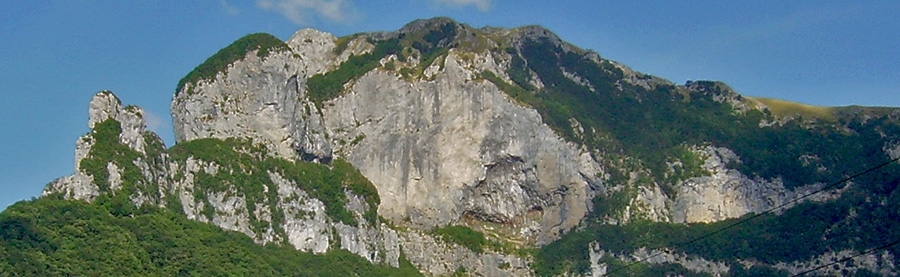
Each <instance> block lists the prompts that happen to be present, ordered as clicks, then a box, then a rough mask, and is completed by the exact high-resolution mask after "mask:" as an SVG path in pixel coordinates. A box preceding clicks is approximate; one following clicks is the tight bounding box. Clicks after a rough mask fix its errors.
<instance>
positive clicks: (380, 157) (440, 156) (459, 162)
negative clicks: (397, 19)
mask: <svg viewBox="0 0 900 277" xmlns="http://www.w3.org/2000/svg"><path fill="white" fill-rule="evenodd" d="M257 37H262V38H269V37H271V36H270V35H269V36H266V35H264V34H253V35H248V36H247V37H245V38H242V39H239V40H237V41H236V42H235V43H234V44H232V45H230V46H227V47H225V48H223V50H222V51H220V52H219V53H230V54H222V55H220V54H218V53H217V54H216V55H213V56H212V57H210V59H208V60H207V61H205V62H204V63H203V64H201V65H199V66H198V67H197V69H195V70H194V71H192V72H191V73H189V74H188V76H186V77H185V79H182V81H179V85H178V86H177V91H176V93H175V95H174V96H173V101H172V113H173V121H174V122H173V123H174V124H173V125H174V128H175V133H176V141H177V143H176V145H175V146H173V147H171V148H169V149H165V146H164V145H163V144H162V142H161V141H160V140H159V139H158V137H156V136H155V135H153V134H152V132H148V131H146V129H145V125H146V124H145V123H144V122H143V117H142V116H141V111H140V109H139V108H136V107H122V106H121V101H120V100H119V99H118V98H117V97H116V96H115V95H113V94H112V93H110V92H101V93H98V94H97V95H95V96H94V99H92V101H91V105H90V107H91V108H90V110H89V113H90V120H89V126H90V127H91V128H92V132H91V133H90V134H88V135H86V136H85V137H83V138H82V139H79V140H78V142H77V145H76V166H75V172H76V173H75V174H74V175H72V176H68V177H63V178H60V179H58V180H56V181H54V182H53V183H51V184H50V185H49V186H48V187H47V189H46V190H45V195H56V194H57V193H60V194H62V195H63V196H64V197H66V198H74V199H86V200H91V201H96V202H101V203H116V204H115V205H119V206H115V207H119V208H122V207H127V206H128V205H129V203H130V204H131V205H134V206H136V207H141V206H144V205H150V206H156V207H161V208H170V209H173V210H175V211H176V212H180V213H183V214H185V216H186V217H187V218H188V219H193V220H198V221H201V222H209V223H212V224H214V225H217V226H219V227H222V228H223V229H226V230H233V231H238V232H241V233H243V234H245V235H248V236H250V237H251V238H252V239H253V240H254V241H255V242H257V243H277V244H282V245H291V246H293V247H294V248H296V249H299V250H303V251H309V252H313V253H324V252H328V251H330V250H333V249H344V250H347V251H349V252H350V253H354V254H356V255H359V256H362V257H363V258H365V259H366V260H368V261H370V262H373V263H381V264H387V265H390V266H393V267H397V266H399V263H400V261H401V260H402V259H401V258H400V257H405V258H406V259H409V261H410V262H411V263H412V264H413V265H414V266H415V267H417V268H419V270H421V271H423V272H425V273H427V274H434V275H442V274H451V273H454V272H458V271H459V269H463V271H467V272H472V273H475V274H483V275H490V276H497V275H523V274H530V273H532V270H535V271H534V272H535V273H538V274H540V275H544V274H548V273H549V274H562V273H564V272H567V271H570V272H573V273H584V274H586V273H588V272H592V273H593V274H602V272H605V271H606V269H604V268H608V266H611V265H616V264H618V263H622V262H623V261H624V262H627V261H628V259H627V258H623V257H626V256H627V255H629V253H636V252H634V251H638V250H636V249H633V248H634V247H631V246H628V247H622V246H616V245H609V244H608V243H607V242H602V241H599V240H597V237H596V236H594V237H593V240H591V237H590V236H591V235H598V234H605V233H603V232H606V231H607V230H611V229H612V230H618V229H616V228H620V227H619V226H621V228H626V229H627V228H630V226H636V225H635V224H645V223H646V222H652V223H653V224H658V225H651V226H652V228H663V229H664V230H670V229H671V230H676V231H677V230H681V229H678V228H680V227H678V226H705V225H703V224H709V225H708V226H715V224H724V223H722V222H730V221H733V220H736V219H737V218H741V217H742V216H746V215H748V214H752V213H759V212H763V211H766V210H767V209H769V208H771V207H776V206H778V205H780V204H781V203H786V202H788V201H790V200H792V199H794V198H796V197H798V196H801V195H804V194H806V193H809V192H812V191H816V190H818V189H820V188H822V187H823V186H824V185H825V184H826V183H828V182H832V181H834V180H837V179H840V178H841V177H844V176H847V175H849V174H852V172H854V170H856V171H859V170H858V169H864V168H865V167H866V166H870V165H872V164H875V163H877V162H879V161H880V160H881V159H879V158H888V157H894V156H900V124H898V122H900V109H897V108H857V107H847V108H835V109H827V110H822V109H820V108H809V107H805V106H797V105H796V104H791V103H783V102H777V101H773V100H766V99H755V98H750V97H744V96H742V95H740V94H738V93H737V92H735V91H734V90H732V89H731V88H730V87H728V86H727V85H725V84H724V83H721V82H714V81H689V82H687V83H685V84H684V85H675V84H674V83H671V82H669V81H667V80H664V79H661V78H658V77H654V76H651V75H647V74H642V73H638V72H635V71H632V70H631V69H629V68H627V67H626V66H624V65H621V64H618V63H616V62H614V61H610V60H606V59H603V58H601V57H600V56H599V55H598V54H597V53H596V52H593V51H590V50H583V49H581V48H578V47H577V46H574V45H571V44H568V43H566V42H565V41H563V40H562V39H560V38H559V37H558V36H556V35H555V34H553V33H552V32H550V31H549V30H547V29H544V28H543V27H539V26H526V27H521V28H516V29H498V28H489V27H485V28H480V29H474V28H471V27H469V26H468V25H465V24H461V23H457V22H455V21H453V20H452V19H449V18H436V19H430V20H419V21H414V22H411V23H409V24H407V25H406V26H404V27H403V28H401V29H400V30H399V31H396V32H378V33H360V34H355V35H350V36H346V37H342V38H336V37H334V36H332V35H330V34H327V33H323V32H320V31H316V30H311V29H304V30H300V31H298V32H297V33H295V34H294V35H293V36H292V37H291V38H290V39H288V40H287V41H286V42H283V44H279V43H277V42H272V41H271V39H258V40H257V39H253V38H257ZM279 42H280V41H279ZM267 49H276V50H278V51H269V50H267ZM235 57H237V58H235ZM195 72H196V74H195ZM190 76H200V77H190ZM770 106H771V107H770ZM798 107H799V108H798ZM828 112H831V115H830V116H829V115H828ZM810 115H817V116H818V117H813V116H810ZM776 148H779V149H776ZM849 156H860V157H856V158H855V159H854V160H851V161H849V162H848V161H846V160H842V158H847V157H849ZM835 168H843V169H844V171H842V172H835V170H834V169H835ZM883 178H888V179H889V178H890V176H885V177H883ZM316 180H321V181H316ZM877 181H878V179H873V180H870V182H877ZM366 184H367V185H366ZM867 189H868V188H865V187H864V186H858V185H853V184H848V185H847V186H844V187H841V188H838V189H836V190H830V191H828V193H827V194H824V195H821V196H819V197H814V198H813V199H812V200H811V201H808V202H806V203H805V204H803V205H813V206H815V205H825V206H827V205H833V203H835V202H847V201H850V202H853V201H856V200H854V199H856V198H854V197H856V196H855V195H858V194H859V193H860V192H859V191H866V190H867ZM373 190H374V192H373ZM887 191H892V190H891V189H890V188H888V189H887ZM875 195H876V196H878V197H888V198H885V199H893V198H889V197H892V196H889V195H890V194H889V193H888V194H885V193H884V192H881V193H878V194H875ZM853 203H855V202H853ZM121 205H124V206H121ZM804 207H805V206H804ZM376 211H377V212H376ZM840 211H841V212H837V213H836V214H842V213H844V212H843V210H840ZM774 222H777V220H775V221H774ZM667 224H672V225H667ZM683 224H688V225H683ZM690 224H699V225H690ZM672 226H674V227H672ZM826 227H828V226H826ZM665 228H670V229H665ZM828 228H836V227H833V226H831V227H828ZM848 230H849V229H848ZM667 232H675V231H667ZM678 232H681V231H678ZM848 232H850V231H848ZM850 233H852V232H850ZM585 236H588V237H585ZM585 239H586V240H585ZM573 240H574V241H578V242H580V243H579V244H578V246H573V248H574V249H577V251H581V252H579V253H580V254H579V255H581V256H578V255H575V256H571V255H556V256H557V257H577V258H578V259H576V260H575V261H574V262H570V263H565V262H560V261H556V262H555V264H554V262H553V259H552V258H547V255H548V254H551V253H560V252H565V251H571V250H572V249H561V248H559V246H560V245H565V244H566V243H571V242H572V241H573ZM470 242H471V243H470ZM401 246H402V247H401ZM531 247H543V248H541V249H540V250H538V254H536V255H534V256H532V255H530V254H527V253H522V252H523V251H522V249H530V248H531ZM629 247H631V248H629ZM657 247H659V244H657ZM815 249H817V250H815V251H820V250H821V251H825V252H822V253H819V252H816V253H811V254H809V255H807V256H803V257H801V258H804V259H805V258H809V257H808V256H815V255H821V256H827V255H831V254H828V253H833V252H834V251H832V252H827V251H831V250H827V249H826V250H822V249H820V248H815ZM679 250H680V251H684V252H683V253H682V255H684V256H683V257H682V258H679V256H677V255H676V256H672V257H669V258H667V260H665V261H664V263H669V264H677V266H676V267H675V269H671V268H670V269H668V270H675V272H682V274H683V273H684V272H701V273H702V272H705V273H708V274H720V273H722V272H729V271H731V270H734V272H738V271H739V270H738V268H739V267H740V266H738V267H735V262H734V260H729V259H727V258H723V257H720V256H716V257H712V258H710V257H704V256H702V255H701V254H702V253H701V252H697V251H694V250H690V249H687V250H681V249H679ZM553 251H557V252H553ZM627 251H632V252H627ZM648 251H650V250H648ZM526 252H527V251H526ZM713 252H714V251H713ZM588 253H589V254H590V255H587V254H588ZM753 253H755V252H753ZM885 253H888V254H886V255H889V254H891V253H892V252H885ZM752 255H756V254H751V256H749V257H751V258H750V259H746V257H744V258H745V260H741V261H740V262H739V263H744V264H748V263H749V264H752V265H753V267H755V266H759V267H763V268H770V269H771V268H775V269H778V270H787V271H788V272H794V271H797V270H799V269H802V267H801V266H796V267H778V266H777V265H778V264H777V263H776V262H777V261H764V262H755V261H752V257H754V256H752ZM805 255H806V254H805ZM551 256H553V255H551ZM696 258H700V259H709V260H710V261H712V262H714V263H717V264H716V266H715V267H714V268H716V269H715V270H713V271H704V270H705V269H702V268H697V267H694V266H692V265H691V263H689V262H685V260H691V259H696ZM874 259H876V260H878V259H880V261H882V262H883V264H884V265H882V266H880V267H879V266H869V265H866V266H865V267H863V268H862V269H856V267H852V266H851V267H845V268H851V269H853V270H869V271H871V272H878V271H884V270H887V271H886V272H893V271H896V267H895V266H894V265H895V264H897V263H896V259H895V258H877V257H876V258H874ZM601 264H605V266H601ZM650 267H651V268H656V269H659V268H658V267H655V266H654V265H652V264H651V265H650ZM743 267H745V268H744V269H747V268H746V267H748V266H747V265H744V266H743ZM845 268H842V269H845ZM601 269H602V270H601ZM854 272H856V271H854Z"/></svg>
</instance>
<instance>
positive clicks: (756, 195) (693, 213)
mask: <svg viewBox="0 0 900 277" xmlns="http://www.w3.org/2000/svg"><path fill="white" fill-rule="evenodd" d="M695 151H697V154H698V155H700V156H703V157H707V158H706V160H705V161H704V163H703V166H702V167H703V170H704V171H706V172H708V173H709V176H702V177H694V178H690V179H688V180H685V181H683V182H681V183H680V184H679V185H678V194H677V198H676V199H675V200H674V206H673V208H672V216H673V218H672V221H673V222H679V223H681V222H684V223H694V222H707V223H708V222H715V221H720V220H724V219H729V218H736V217H740V216H743V215H745V214H748V213H761V212H765V211H768V210H770V209H772V208H775V207H779V206H782V205H785V203H788V202H789V201H792V200H794V199H797V198H799V197H801V196H804V195H807V194H810V193H812V192H815V191H817V190H819V189H821V188H822V187H823V186H824V185H825V184H821V183H819V184H810V185H806V186H802V187H797V188H794V189H793V190H789V189H786V188H785V186H784V184H783V183H782V182H781V180H780V179H774V180H763V179H760V178H756V179H751V178H749V177H747V176H745V175H744V174H743V173H741V172H740V171H737V170H735V169H729V168H727V166H726V165H727V164H728V163H730V162H740V159H739V158H738V157H737V155H735V154H734V152H732V151H731V150H729V149H727V148H724V147H712V146H707V147H698V148H695ZM839 193H840V191H834V192H830V193H825V194H820V195H817V196H816V197H814V199H813V200H819V201H821V200H825V199H833V198H835V197H837V196H839ZM785 208H789V206H786V207H785Z"/></svg>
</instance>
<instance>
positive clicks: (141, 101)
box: [0, 0, 900, 208]
mask: <svg viewBox="0 0 900 277" xmlns="http://www.w3.org/2000/svg"><path fill="white" fill-rule="evenodd" d="M621 2H628V3H627V4H624V3H621ZM898 14H900V1H615V2H614V1H500V0H397V1H355V0H246V1H237V0H206V1H38V0H36V1H9V0H3V1H0V38H2V42H0V93H2V95H3V101H0V208H3V207H6V206H7V205H9V204H12V203H13V202H15V201H18V200H21V199H27V198H30V197H33V196H37V195H39V193H40V191H41V189H42V188H43V186H44V185H45V184H46V183H48V182H50V181H51V180H53V179H55V178H57V177H60V176H64V175H68V174H71V173H72V172H73V169H74V166H73V160H74V154H73V153H74V146H75V140H76V139H77V138H78V136H80V135H82V134H84V133H86V132H87V131H88V129H87V106H88V101H89V100H90V98H91V96H92V95H93V94H94V93H95V92H97V91H100V90H105V89H108V90H112V91H113V92H115V93H116V94H117V95H118V96H119V97H120V98H121V99H122V101H123V102H124V103H125V104H135V105H138V106H141V107H143V108H144V109H145V110H146V111H147V112H149V113H150V117H151V119H152V120H150V121H151V122H150V123H149V125H150V126H149V127H150V129H152V130H154V131H156V132H157V133H159V134H160V135H161V136H162V137H163V138H164V139H165V140H166V144H167V145H169V146H171V145H172V143H173V139H172V131H171V117H170V115H169V108H168V107H169V101H170V100H171V97H172V94H173V92H174V88H175V85H176V83H177V82H178V80H179V79H180V78H181V77H183V76H184V75H186V74H187V73H188V72H190V71H191V69H193V68H194V67H195V66H196V65H198V64H200V63H201V62H203V61H204V60H205V59H206V58H207V57H209V56H210V55H212V54H213V53H215V52H216V51H218V50H219V49H220V48H222V47H224V46H226V45H228V44H229V43H231V42H232V41H234V40H235V39H237V38H240V37H241V36H243V35H245V34H249V33H254V32H267V33H270V34H273V35H275V36H277V37H279V38H282V39H287V38H288V37H290V36H291V34H293V33H294V32H295V31H297V30H299V29H301V28H306V27H310V28H315V29H319V30H323V31H326V32H330V33H333V34H335V35H338V36H342V35H348V34H352V33H356V32H367V31H390V30H396V29H399V28H400V27H401V26H403V25H404V24H405V23H407V22H409V21H412V20H414V19H418V18H430V17H435V16H449V17H452V18H454V19H456V20H457V21H460V22H463V23H467V24H469V25H471V26H474V27H481V26H485V25H489V26H496V27H517V26H522V25H530V24H538V25H542V26H544V27H547V28H549V29H550V30H552V31H554V32H556V33H557V34H558V35H559V36H560V37H562V38H563V39H564V40H567V41H569V42H572V43H574V44H576V45H578V46H580V47H582V48H587V49H593V50H595V51H597V52H598V53H600V55H601V56H603V57H605V58H608V59H612V60H615V61H619V62H621V63H623V64H626V65H628V66H630V67H632V68H633V69H635V70H638V71H641V72H644V73H648V74H652V75H657V76H660V77H663V78H666V79H669V80H671V81H673V82H676V83H684V82H685V81H686V80H699V79H706V80H720V81H724V82H726V83H728V84H729V85H731V86H732V87H733V88H735V89H736V90H737V91H738V92H740V93H742V94H745V95H749V96H760V97H772V98H780V99H785V100H790V101H796V102H802V103H807V104H814V105H825V106H845V105H869V106H900V91H898V87H900V49H898V48H900V16H897V15H898Z"/></svg>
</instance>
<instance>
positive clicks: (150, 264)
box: [0, 196, 421, 276]
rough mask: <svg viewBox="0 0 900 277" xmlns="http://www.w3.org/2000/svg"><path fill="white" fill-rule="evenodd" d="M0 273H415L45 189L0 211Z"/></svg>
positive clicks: (336, 252) (176, 215)
mask: <svg viewBox="0 0 900 277" xmlns="http://www.w3.org/2000/svg"><path fill="white" fill-rule="evenodd" d="M0 276H421V274H419V272H418V271H417V270H416V269H415V267H413V266H412V264H410V263H409V262H408V261H406V260H405V259H401V267H400V268H393V267H389V266H385V265H374V264H371V263H369V262H368V261H366V260H365V259H363V258H362V257H359V256H357V255H355V254H352V253H350V252H347V251H344V250H331V251H329V252H328V253H326V254H323V255H313V254H311V253H305V252H300V251H297V250H295V249H293V248H291V247H289V246H280V245H274V244H267V245H258V244H256V243H254V242H253V241H252V240H251V239H250V238H249V237H247V236H246V235H244V234H241V233H238V232H232V231H225V230H222V229H220V228H219V227H216V226H213V225H210V224H206V223H201V222H197V221H192V220H188V219H187V218H185V217H184V215H182V214H179V213H175V212H172V211H169V210H165V209H158V208H155V207H150V206H143V207H140V208H138V209H136V212H135V213H134V214H131V215H123V216H116V215H114V214H112V213H110V209H109V207H107V206H104V205H102V204H100V203H95V204H91V203H87V202H83V201H76V200H62V199H60V198H59V196H48V197H42V198H40V199H36V200H31V201H22V202H19V203H16V204H14V205H12V206H10V207H8V208H7V209H6V210H5V211H3V212H2V213H0Z"/></svg>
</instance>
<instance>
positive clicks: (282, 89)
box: [172, 44, 331, 161]
mask: <svg viewBox="0 0 900 277" xmlns="http://www.w3.org/2000/svg"><path fill="white" fill-rule="evenodd" d="M310 45H312V44H310ZM305 64H306V62H304V60H303V59H302V56H300V57H298V56H296V55H294V54H293V53H292V52H277V53H270V54H269V56H266V57H262V58H260V57H257V55H255V53H248V54H247V55H246V56H245V58H244V59H243V60H241V61H239V62H235V63H234V64H232V65H231V66H230V67H229V68H228V70H227V71H226V72H222V73H219V75H217V76H218V77H217V78H216V79H215V80H214V81H212V82H199V83H198V84H194V85H192V86H187V87H185V88H184V89H183V92H181V93H179V94H177V95H176V96H175V98H174V99H173V100H172V120H173V126H174V128H175V139H176V141H178V142H180V141H188V140H193V139H197V138H220V139H224V138H251V139H254V140H256V141H260V142H262V143H264V144H266V146H267V147H268V148H269V150H270V151H272V152H273V153H276V155H278V156H280V157H284V158H294V157H297V156H300V157H303V158H304V159H308V160H326V161H327V160H330V159H331V144H330V143H329V142H328V141H327V140H326V139H325V137H324V135H325V132H324V130H323V129H322V119H321V117H320V116H319V112H318V110H316V107H315V105H312V103H309V102H301V101H298V100H300V99H304V98H305V97H306V95H305V87H306V86H305V78H306V76H305V74H306V70H307V68H306V67H305V66H304V65H305ZM187 90H191V91H190V92H188V91H187Z"/></svg>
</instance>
